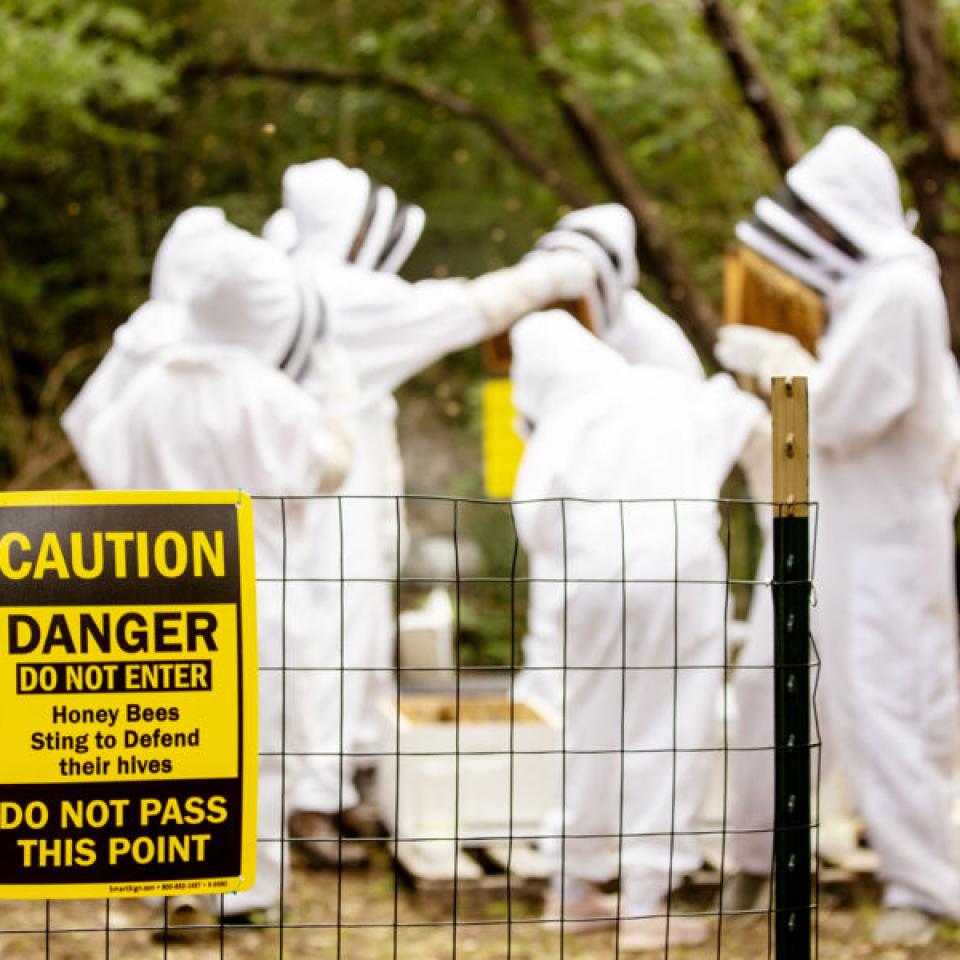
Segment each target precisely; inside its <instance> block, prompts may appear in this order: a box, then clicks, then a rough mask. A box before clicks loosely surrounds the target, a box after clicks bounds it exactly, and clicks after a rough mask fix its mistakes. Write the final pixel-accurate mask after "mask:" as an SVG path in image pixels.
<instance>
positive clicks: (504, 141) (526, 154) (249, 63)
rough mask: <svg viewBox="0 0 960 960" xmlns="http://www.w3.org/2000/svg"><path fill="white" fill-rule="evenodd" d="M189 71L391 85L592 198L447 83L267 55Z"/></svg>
mask: <svg viewBox="0 0 960 960" xmlns="http://www.w3.org/2000/svg"><path fill="white" fill-rule="evenodd" d="M185 74H186V75H187V76H190V75H194V76H213V77H253V78H268V79H274V80H283V81H286V82H288V83H298V84H310V83H318V84H323V85H324V86H331V87H344V86H348V85H350V86H358V87H369V88H373V89H378V90H386V91H388V92H390V93H395V94H397V95H398V96H401V97H405V98H406V99H408V100H415V101H417V102H419V103H424V104H427V105H428V106H431V107H439V108H440V109H442V110H445V111H446V112H447V113H449V114H451V115H452V116H455V117H457V118H459V119H461V120H466V121H468V122H470V123H474V124H476V125H477V126H479V127H481V128H482V129H483V130H485V131H486V132H487V134H488V135H489V136H490V137H491V138H492V139H493V140H494V141H496V142H497V143H498V144H500V146H501V147H503V148H504V149H505V150H506V151H507V153H509V154H510V155H511V156H512V157H513V158H514V160H515V161H516V162H517V165H518V166H519V167H521V168H522V169H524V170H526V171H527V172H528V173H530V174H532V175H533V176H534V177H535V178H536V179H538V180H540V181H542V182H543V183H545V184H546V185H547V186H548V187H550V188H551V189H552V190H553V191H554V192H555V193H556V194H557V196H558V197H560V198H561V199H562V200H563V201H565V202H566V203H569V204H570V205H571V206H575V207H582V206H585V205H586V204H588V203H589V202H590V200H589V198H588V197H587V195H586V193H584V191H582V190H581V189H580V188H579V187H578V186H577V185H576V184H574V183H571V182H570V181H569V180H568V179H566V178H565V177H564V176H563V175H562V174H561V172H560V171H559V170H558V169H557V167H556V166H554V165H553V164H552V163H549V162H548V161H546V160H544V159H543V158H542V157H540V155H539V154H538V153H537V152H536V150H534V148H533V147H532V146H531V145H530V144H529V143H528V142H527V140H525V139H524V138H523V137H522V136H521V135H520V134H519V133H517V131H516V130H514V129H513V127H511V126H510V125H509V124H507V123H506V122H505V121H503V120H502V119H501V118H500V117H498V116H497V115H496V114H494V113H492V112H491V111H489V110H486V109H485V108H483V107H481V106H480V105H479V104H477V103H474V102H473V101H472V100H468V99H467V98H465V97H462V96H460V95H459V94H456V93H454V92H453V91H451V90H446V89H444V88H443V87H438V86H434V85H433V84H429V83H416V82H414V81H412V80H406V79H404V78H403V77H394V76H390V75H389V74H382V73H375V72H372V71H369V70H356V69H352V68H348V67H337V66H330V65H326V64H316V65H310V66H300V65H294V64H285V63H271V62H267V61H262V60H243V61H237V60H233V61H223V62H220V63H213V64H205V63H203V64H201V63H194V64H191V65H190V66H189V67H188V68H187V69H186V71H185Z"/></svg>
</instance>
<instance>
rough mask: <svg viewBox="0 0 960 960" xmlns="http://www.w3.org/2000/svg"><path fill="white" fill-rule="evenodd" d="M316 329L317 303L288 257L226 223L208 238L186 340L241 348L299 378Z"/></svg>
mask: <svg viewBox="0 0 960 960" xmlns="http://www.w3.org/2000/svg"><path fill="white" fill-rule="evenodd" d="M322 330H323V310H322V303H321V302H320V300H319V299H318V296H317V294H316V292H315V290H314V289H313V288H312V286H311V285H310V284H308V283H306V282H304V281H303V280H302V279H301V277H300V276H299V275H298V273H297V270H296V268H295V267H294V265H293V263H292V262H291V261H290V259H289V258H288V257H286V256H284V254H283V253H281V252H280V251H279V250H277V249H275V248H274V247H272V246H271V245H270V244H269V243H267V242H266V241H265V240H261V239H259V238H258V237H254V236H252V235H251V234H249V233H247V232H246V231H245V230H240V229H238V228H236V227H231V226H229V225H225V226H224V228H223V229H221V230H220V231H219V232H218V233H217V234H216V235H215V236H211V237H209V238H208V240H207V245H206V251H205V254H204V257H203V261H202V263H201V266H200V270H199V276H198V278H197V281H196V284H195V286H194V290H193V292H192V294H191V297H190V302H189V318H188V320H187V325H186V331H185V338H186V339H188V340H193V341H196V342H205V343H219V344H232V345H236V346H242V347H246V348H247V349H249V350H251V351H252V352H253V353H255V354H256V355H257V356H258V357H260V358H261V359H262V360H263V361H264V362H266V363H268V364H270V365H272V366H276V367H279V368H281V369H282V370H284V371H285V372H287V373H288V374H290V375H291V376H292V377H294V379H300V378H301V377H302V375H303V373H304V371H305V369H306V367H307V362H308V360H309V356H310V351H311V349H312V347H313V345H314V344H315V343H316V341H317V339H318V337H319V336H320V335H321V333H322Z"/></svg>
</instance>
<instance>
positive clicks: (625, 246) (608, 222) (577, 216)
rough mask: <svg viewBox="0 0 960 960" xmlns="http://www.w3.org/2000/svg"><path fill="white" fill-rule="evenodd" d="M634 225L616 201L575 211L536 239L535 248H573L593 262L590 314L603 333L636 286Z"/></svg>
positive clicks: (618, 314) (631, 218)
mask: <svg viewBox="0 0 960 960" xmlns="http://www.w3.org/2000/svg"><path fill="white" fill-rule="evenodd" d="M636 238H637V231H636V224H635V223H634V220H633V216H632V214H631V213H630V211H629V210H627V208H626V207H624V206H622V205H621V204H619V203H604V204H600V205H598V206H593V207H586V208H584V209H582V210H574V211H573V212H572V213H568V214H567V215H566V216H565V217H562V218H561V219H560V220H559V221H557V225H556V226H555V227H554V228H553V229H552V230H550V231H549V232H548V233H546V234H544V235H543V236H542V237H541V238H540V240H538V241H537V249H540V250H558V249H572V250H577V251H579V252H580V253H583V254H584V255H585V256H586V257H588V258H589V259H590V261H591V263H592V264H593V265H594V268H595V270H596V274H597V283H596V289H595V291H594V292H593V294H592V296H591V297H589V298H588V299H591V300H592V301H593V302H592V303H591V313H592V314H593V316H594V317H596V318H598V320H599V322H600V324H601V329H599V330H597V331H595V332H596V333H597V334H599V335H601V336H603V335H604V333H605V331H606V329H607V328H608V327H609V326H611V325H613V324H615V323H616V322H617V318H618V317H619V316H620V314H621V309H622V306H623V295H624V293H625V292H626V291H627V290H629V289H631V288H632V287H634V286H636V283H637V275H638V272H639V271H638V267H637V257H636V253H635V252H634V251H635V247H636Z"/></svg>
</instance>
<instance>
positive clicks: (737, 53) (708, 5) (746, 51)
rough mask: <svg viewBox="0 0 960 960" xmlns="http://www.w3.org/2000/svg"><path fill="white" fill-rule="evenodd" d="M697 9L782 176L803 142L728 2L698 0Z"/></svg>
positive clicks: (800, 150) (800, 153)
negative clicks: (731, 73) (721, 53)
mask: <svg viewBox="0 0 960 960" xmlns="http://www.w3.org/2000/svg"><path fill="white" fill-rule="evenodd" d="M700 7H701V10H702V12H703V22H704V24H705V25H706V28H707V32H708V33H709V34H710V35H711V36H712V37H713V39H714V40H715V41H716V43H717V45H718V46H719V47H720V48H721V49H722V50H723V52H724V54H725V55H726V58H727V62H728V63H729V64H730V69H731V71H732V72H733V76H734V78H735V79H736V81H737V86H738V87H739V88H740V93H741V95H742V96H743V100H744V103H745V104H746V105H747V107H748V109H749V110H750V111H751V112H752V113H753V115H754V116H755V117H756V118H757V122H758V123H759V124H760V130H761V132H762V136H763V142H764V144H766V147H767V151H768V152H769V154H770V156H771V158H772V159H773V162H774V163H775V164H776V165H777V169H778V170H779V171H780V173H781V175H782V174H785V173H786V172H787V170H789V169H790V167H792V166H793V165H794V164H795V163H796V162H797V161H798V160H799V159H800V157H801V156H802V154H803V142H802V141H801V139H800V134H799V133H798V132H797V128H796V127H795V126H794V125H793V121H792V120H791V119H790V115H789V114H788V113H787V111H786V110H785V109H784V107H783V104H781V103H780V101H779V100H778V99H777V97H776V95H775V94H774V92H773V87H771V85H770V81H769V80H768V78H767V74H766V71H765V70H764V69H763V63H762V61H761V60H760V55H759V53H758V52H757V49H756V47H754V45H753V43H752V42H751V41H750V38H749V37H748V36H747V34H746V33H745V31H744V29H743V27H742V26H741V24H740V21H739V19H738V18H737V14H736V11H735V10H734V9H733V6H732V5H731V4H730V2H729V0H701V4H700Z"/></svg>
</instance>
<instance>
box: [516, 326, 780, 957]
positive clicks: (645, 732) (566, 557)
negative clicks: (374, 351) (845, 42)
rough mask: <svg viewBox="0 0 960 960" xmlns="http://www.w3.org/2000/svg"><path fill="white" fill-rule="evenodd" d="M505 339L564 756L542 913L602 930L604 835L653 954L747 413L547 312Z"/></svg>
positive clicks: (525, 513) (707, 723) (700, 931)
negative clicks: (723, 511) (726, 490)
mask: <svg viewBox="0 0 960 960" xmlns="http://www.w3.org/2000/svg"><path fill="white" fill-rule="evenodd" d="M511 343H512V346H513V357H514V362H513V373H512V377H513V382H514V397H515V402H516V404H517V408H518V410H519V412H520V413H521V415H522V416H523V417H525V418H526V419H527V420H528V421H530V422H531V423H532V424H533V432H532V435H531V437H530V440H529V443H528V446H527V449H526V451H525V454H524V458H523V461H522V463H521V466H520V472H519V475H518V478H517V485H516V494H515V495H516V503H515V507H514V512H515V517H516V522H517V529H518V533H519V535H520V539H521V542H522V543H523V545H524V548H525V549H526V550H527V551H528V552H530V553H535V554H537V555H538V556H539V557H540V558H541V562H540V565H539V576H541V577H546V578H549V579H550V580H554V581H558V582H559V583H560V584H561V590H560V591H559V593H557V592H555V591H551V593H550V594H549V595H548V598H549V600H551V601H552V603H550V604H549V607H548V606H547V605H544V606H543V607H542V608H541V609H540V611H539V619H540V621H541V625H543V626H544V629H545V630H546V631H547V632H548V634H549V636H551V637H554V638H555V641H556V643H557V644H558V645H559V647H560V649H561V654H562V658H561V664H562V665H563V670H562V671H561V683H562V694H561V709H562V711H563V714H564V747H565V751H566V755H565V761H564V765H565V784H564V790H563V791H562V792H561V794H560V795H561V796H563V798H564V801H563V809H562V810H561V809H558V810H557V811H556V813H555V816H554V817H553V818H552V820H551V823H550V825H549V828H548V830H547V831H546V832H547V834H548V835H552V836H556V837H557V838H558V839H557V840H556V841H555V842H554V843H553V844H552V845H551V850H550V854H551V856H552V859H553V862H554V867H555V870H556V873H557V874H558V878H557V879H558V882H557V883H556V884H555V889H556V891H557V893H556V895H555V896H554V897H553V898H551V899H550V900H548V907H547V911H548V912H549V911H551V910H555V911H558V910H559V895H560V891H561V890H562V892H563V896H564V898H565V903H564V914H565V916H566V918H567V919H573V920H576V919H580V918H583V917H584V916H596V915H597V911H601V913H600V915H601V916H603V915H605V916H606V917H607V918H608V920H610V919H612V918H613V917H615V916H616V911H615V909H613V910H611V909H610V906H611V905H610V904H609V903H605V902H604V901H603V900H602V899H601V898H598V897H596V896H594V895H591V893H590V892H589V889H590V888H589V885H590V884H591V883H596V882H600V881H605V880H607V879H608V878H609V873H608V868H609V857H608V851H607V850H606V846H607V843H608V840H607V839H605V838H610V837H612V838H616V837H618V836H621V835H622V837H623V840H622V873H621V885H622V886H621V889H622V891H623V904H622V906H623V914H624V916H629V917H632V918H634V919H630V920H625V921H624V926H623V927H622V929H621V940H620V943H621V947H622V948H623V949H628V950H630V949H663V948H664V946H665V938H666V924H665V920H664V919H663V917H662V914H663V912H664V910H663V904H662V900H663V898H664V897H665V896H666V894H667V893H668V891H669V889H670V887H671V884H673V885H677V884H679V883H680V882H681V880H682V877H683V875H684V873H685V872H689V871H690V870H693V869H695V868H696V867H697V866H698V865H699V862H700V859H699V854H698V852H697V846H696V842H695V838H694V837H693V836H691V835H690V831H691V829H692V827H693V823H694V817H695V815H696V813H697V811H698V809H699V806H700V803H701V801H702V796H703V793H704V791H705V788H706V781H707V769H708V767H709V762H710V761H709V753H707V752H704V749H705V748H715V749H718V748H719V747H720V744H719V743H716V742H714V740H716V739H717V738H716V737H715V736H712V730H713V704H714V703H715V698H716V693H717V691H718V689H719V686H720V684H721V683H722V679H723V676H722V675H723V663H724V652H723V644H724V612H725V605H726V584H725V579H726V569H725V562H724V555H723V551H722V549H721V546H720V542H719V540H718V537H717V528H718V516H717V511H716V506H715V504H714V503H712V502H710V501H711V500H712V499H713V498H716V497H717V495H718V493H719V489H720V486H721V484H722V483H723V481H724V479H725V478H726V476H727V474H728V473H729V471H730V469H731V468H732V466H733V464H734V462H735V461H736V459H737V457H738V455H739V454H740V452H741V449H742V447H743V446H744V444H745V443H746V442H747V439H748V437H749V436H750V434H751V432H752V431H753V429H754V427H755V426H756V425H757V423H758V422H760V421H761V420H762V419H763V416H764V410H763V405H762V404H761V403H760V402H759V401H757V400H756V399H755V398H753V397H749V396H747V395H745V394H743V393H741V392H740V391H739V390H737V389H736V387H735V385H734V384H733V382H732V381H731V380H730V379H729V378H728V377H726V376H719V377H714V378H713V379H712V380H710V381H707V382H696V381H695V380H692V379H691V378H690V377H688V376H685V375H683V374H678V373H675V372H673V371H670V370H665V369H657V368H655V367H650V366H643V365H636V366H630V365H628V364H627V363H626V362H625V361H624V360H623V359H622V358H621V357H619V356H617V354H616V353H614V352H613V350H611V349H610V348H609V347H607V346H606V345H604V344H603V343H602V342H601V341H599V340H598V339H597V338H595V337H592V336H591V335H590V334H588V333H587V332H586V331H584V330H583V329H582V328H581V327H579V326H578V325H576V324H575V323H574V321H573V320H572V319H571V318H569V317H567V316H566V315H565V314H561V313H558V312H548V313H543V314H536V315H533V316H531V317H528V318H527V319H525V320H523V321H522V322H521V323H520V324H518V325H517V326H516V327H515V328H514V329H513V331H512V332H511ZM620 500H622V501H623V502H622V503H620V502H618V501H620ZM624 667H626V670H624ZM678 667H679V668H680V669H679V670H677V669H676V668H678ZM674 698H676V699H674ZM621 765H622V766H621ZM558 799H559V797H558ZM671 834H672V835H671ZM561 835H562V837H563V839H560V837H561ZM584 835H595V836H596V838H591V839H578V838H582V837H583V836H584ZM640 835H643V836H640ZM561 867H562V868H563V871H564V876H563V877H562V878H560V877H559V873H560V870H561ZM560 880H562V883H561V882H559V881H560ZM614 907H615V905H614ZM655 915H660V916H655ZM644 917H648V918H649V917H654V918H653V919H646V920H645V919H640V918H644ZM670 928H671V942H672V943H673V944H675V945H676V944H680V943H693V942H701V941H702V940H703V939H704V938H705V937H706V935H707V933H708V931H707V929H706V927H705V925H704V924H703V923H702V922H700V921H697V920H695V919H694V918H689V917H687V918H682V917H676V916H675V917H673V918H672V919H671V922H670ZM569 929H570V930H571V932H573V931H574V930H575V929H577V926H576V925H574V926H573V927H571V928H569ZM586 929H591V925H589V924H588V925H587V927H586Z"/></svg>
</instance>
